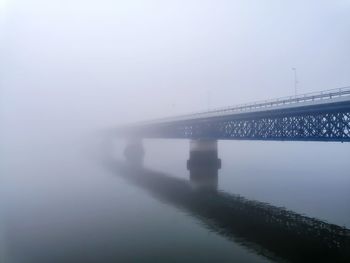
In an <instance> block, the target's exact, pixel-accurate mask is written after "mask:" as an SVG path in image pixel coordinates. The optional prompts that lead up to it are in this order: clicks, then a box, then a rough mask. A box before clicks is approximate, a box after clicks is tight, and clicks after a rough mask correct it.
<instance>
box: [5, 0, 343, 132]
mask: <svg viewBox="0 0 350 263" xmlns="http://www.w3.org/2000/svg"><path fill="white" fill-rule="evenodd" d="M0 3H1V4H0V8H1V11H0V15H1V16H2V18H1V19H0V23H1V25H0V30H1V34H0V41H1V43H0V48H1V60H0V69H1V82H0V85H1V105H2V106H1V108H2V109H1V110H2V114H3V117H5V118H4V120H5V119H8V121H10V120H14V119H16V120H17V121H20V122H24V123H32V122H38V123H43V122H44V123H45V122H50V123H51V124H53V125H55V124H59V123H60V122H68V123H72V124H77V123H79V124H80V125H82V126H84V125H85V126H87V127H90V126H92V125H95V126H97V127H102V126H104V125H113V124H114V123H115V124H117V123H120V122H129V121H136V120H141V119H147V118H154V117H162V116H164V115H169V114H170V115H172V114H178V113H184V112H190V111H196V110H201V109H206V107H207V93H208V91H210V94H211V106H212V107H217V106H226V105H232V104H236V103H241V102H249V101H254V100H261V99H267V98H273V97H279V96H286V95H292V94H293V72H292V70H291V68H292V67H296V68H297V70H298V75H299V80H300V85H299V91H300V92H301V93H305V92H310V91H318V90H323V89H331V88H339V87H342V86H348V85H350V74H349V73H350V59H349V58H350V15H349V14H350V1H345V0H339V1H319V0H318V1H277V0H266V1H261V0H255V1H254V0H248V1H222V0H220V1H213V0H212V1H203V0H201V1H199V0H198V1H194V0H186V1H179V0H177V1H152V0H149V1H133V0H131V1H129V0H128V1H106V0H99V1H72V0H69V1H68V0H59V1H58V0H57V1H46V0H23V1H20V0H17V1H16V0H13V1H10V0H7V1H6V0H5V1H4V0H1V1H0ZM23 125H24V124H23Z"/></svg>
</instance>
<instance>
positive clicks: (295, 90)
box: [292, 68, 298, 96]
mask: <svg viewBox="0 0 350 263" xmlns="http://www.w3.org/2000/svg"><path fill="white" fill-rule="evenodd" d="M292 70H293V71H294V94H295V96H296V95H297V86H298V78H297V69H296V68H292Z"/></svg>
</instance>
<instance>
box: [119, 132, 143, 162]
mask: <svg viewBox="0 0 350 263" xmlns="http://www.w3.org/2000/svg"><path fill="white" fill-rule="evenodd" d="M144 156H145V150H144V147H143V143H142V140H141V139H135V138H134V139H130V140H129V141H128V142H127V144H126V147H125V150H124V157H125V159H126V161H127V162H128V163H129V164H131V165H134V166H142V165H143V160H144Z"/></svg>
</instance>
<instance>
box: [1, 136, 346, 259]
mask: <svg viewBox="0 0 350 263" xmlns="http://www.w3.org/2000/svg"><path fill="white" fill-rule="evenodd" d="M9 138H10V137H9ZM143 145H144V149H145V159H144V166H143V167H141V166H137V167H134V166H132V165H128V164H127V163H126V162H125V159H124V156H123V151H124V147H125V143H124V142H121V141H114V142H111V141H107V142H106V141H103V143H100V140H97V139H96V140H95V139H92V138H88V139H85V138H80V139H74V140H73V139H69V140H68V139H67V140H62V139H57V138H56V139H55V138H51V137H50V138H46V139H45V138H41V137H40V136H37V138H36V139H31V140H30V141H29V140H27V139H25V138H24V139H22V141H21V140H18V138H16V139H13V140H11V139H8V140H7V141H6V143H3V150H4V155H3V158H2V159H3V160H2V162H1V173H2V183H1V205H2V211H3V212H2V216H1V227H0V231H1V237H0V238H1V251H0V252H1V253H0V254H1V262H10V263H12V262H33V263H38V262H297V261H298V255H300V253H304V254H303V255H304V256H305V257H306V256H310V258H311V259H312V258H319V257H318V256H317V254H319V255H320V258H322V257H323V258H324V256H323V255H322V253H323V252H322V251H324V249H323V247H322V246H323V245H324V244H323V243H322V244H321V245H319V244H318V243H317V242H319V241H320V240H323V239H324V240H328V239H329V238H335V239H337V233H338V232H337V231H339V229H340V228H338V227H337V226H341V227H345V228H350V208H349V203H350V173H349V156H350V147H349V144H345V143H344V144H340V143H310V142H308V143H304V142H249V141H241V142H237V141H220V142H219V145H218V146H219V153H218V154H219V157H220V159H221V160H222V167H221V169H220V170H219V176H218V191H217V192H214V191H204V190H203V191H201V190H200V189H196V188H195V187H194V186H193V184H191V183H190V181H189V171H188V170H187V168H186V161H187V160H188V158H189V143H188V141H186V140H145V141H144V143H143ZM281 207H284V208H285V209H282V208H281ZM313 218H317V220H316V219H313ZM329 224H332V225H329ZM311 225H312V227H311ZM329 227H331V232H332V231H333V232H337V233H336V234H334V236H332V234H329V233H328V232H329V231H328V230H329ZM324 229H328V230H327V231H328V232H327V231H325V230H324ZM343 229H344V228H343ZM322 231H323V232H322ZM344 231H346V230H345V229H344ZM297 232H300V233H298V234H295V233H297ZM333 232H332V233H333ZM315 240H316V241H315ZM337 241H339V240H337ZM315 242H316V243H315ZM322 242H323V241H322ZM327 242H330V241H329V240H328V241H325V243H326V244H328V243H327ZM300 244H302V247H300V246H299V245H300ZM346 244H349V243H346ZM346 244H345V245H346ZM341 245H342V246H344V243H342V244H341ZM307 251H309V254H310V255H308V254H307ZM332 251H333V250H332V249H330V252H329V251H326V252H327V253H333V252H334V251H333V252H332ZM305 261H306V260H305ZM344 262H345V261H344Z"/></svg>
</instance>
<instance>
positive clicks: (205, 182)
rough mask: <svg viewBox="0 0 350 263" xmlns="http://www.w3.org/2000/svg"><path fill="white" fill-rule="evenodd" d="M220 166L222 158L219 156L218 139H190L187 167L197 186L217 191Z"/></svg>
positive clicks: (192, 180)
mask: <svg viewBox="0 0 350 263" xmlns="http://www.w3.org/2000/svg"><path fill="white" fill-rule="evenodd" d="M220 168H221V160H220V159H219V158H218V144H217V141H216V140H191V141H190V158H189V160H188V161H187V169H188V170H189V171H190V181H191V183H192V185H193V186H194V187H195V188H198V189H203V190H215V191H216V190H217V187H218V170H219V169H220Z"/></svg>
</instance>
